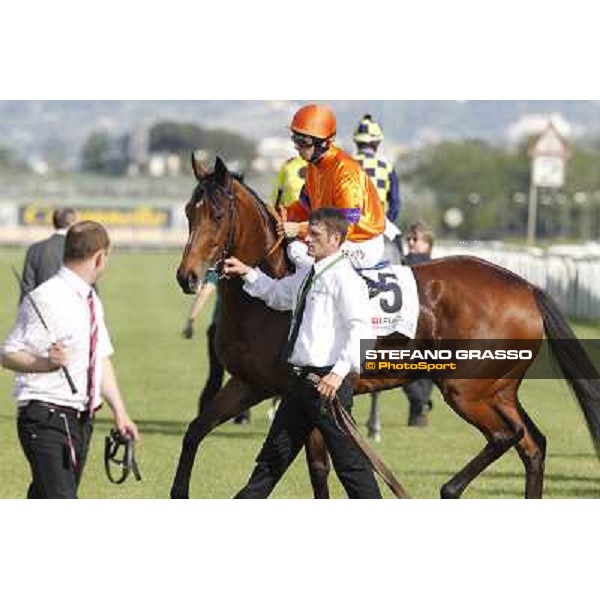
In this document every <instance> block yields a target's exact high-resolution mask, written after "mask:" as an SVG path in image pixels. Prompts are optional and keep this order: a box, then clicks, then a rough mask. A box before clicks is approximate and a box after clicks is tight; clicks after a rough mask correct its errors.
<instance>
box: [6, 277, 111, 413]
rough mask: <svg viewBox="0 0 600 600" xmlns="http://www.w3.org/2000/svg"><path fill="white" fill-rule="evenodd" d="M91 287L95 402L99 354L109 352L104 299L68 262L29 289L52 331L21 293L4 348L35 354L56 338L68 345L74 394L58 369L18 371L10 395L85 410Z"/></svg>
mask: <svg viewBox="0 0 600 600" xmlns="http://www.w3.org/2000/svg"><path fill="white" fill-rule="evenodd" d="M90 290H92V295H93V298H94V310H95V313H96V321H97V323H98V343H97V346H96V378H95V381H96V391H95V398H94V407H97V406H99V405H100V402H101V400H100V389H99V388H100V381H101V379H102V360H103V359H104V358H106V357H107V356H110V355H111V354H112V353H113V347H112V344H111V341H110V337H109V335H108V331H107V329H106V324H105V323H104V310H103V308H102V303H101V302H100V299H99V298H98V296H97V295H96V292H95V291H93V289H92V287H91V286H90V285H89V284H88V283H87V282H85V281H84V280H83V279H81V278H80V277H79V276H78V275H76V274H75V273H74V272H73V271H71V270H70V269H68V268H67V267H64V266H63V267H61V269H60V271H59V272H58V273H57V274H56V275H55V276H54V277H52V278H51V279H49V280H48V281H46V282H44V283H42V284H41V285H40V286H38V287H37V288H36V289H35V290H33V291H32V292H31V296H32V297H33V300H34V302H35V303H36V305H37V306H38V308H39V310H40V313H41V314H42V316H43V318H44V321H45V322H46V324H47V325H48V328H49V329H50V334H49V333H48V332H47V331H46V329H45V328H44V327H43V325H42V324H41V322H40V320H39V318H38V316H37V314H36V313H35V311H34V309H33V307H32V305H31V302H30V301H29V300H28V299H27V297H25V298H24V299H23V302H22V303H21V306H20V307H19V314H18V317H17V322H16V324H15V326H14V327H13V329H12V331H11V332H10V333H9V335H8V338H7V339H6V341H5V342H4V345H3V347H2V352H3V353H5V354H8V353H11V352H19V351H22V350H24V351H27V352H30V353H31V354H34V355H36V356H43V357H47V356H48V347H49V346H50V345H51V344H52V343H53V342H55V341H62V342H64V343H65V345H66V346H67V356H68V361H69V362H68V364H67V369H68V370H69V373H70V375H71V378H72V379H73V382H74V383H75V387H76V388H77V393H76V394H73V393H72V392H71V389H70V387H69V384H68V382H67V379H66V377H65V375H64V373H63V371H62V369H59V370H57V371H53V372H52V373H17V374H16V375H15V389H14V397H15V400H16V401H17V404H18V405H23V404H25V403H27V401H29V400H39V401H43V402H51V403H52V404H58V405H60V406H68V407H71V408H75V409H77V410H87V409H89V406H88V398H87V375H88V373H87V372H88V366H89V352H90V311H89V308H88V294H89V292H90Z"/></svg>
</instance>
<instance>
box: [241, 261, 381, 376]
mask: <svg viewBox="0 0 600 600" xmlns="http://www.w3.org/2000/svg"><path fill="white" fill-rule="evenodd" d="M314 267H315V277H314V280H313V283H312V285H311V287H310V289H309V291H308V295H307V299H306V308H305V310H304V315H303V318H302V322H301V325H300V330H299V332H298V338H297V340H296V343H295V345H294V349H293V351H292V354H291V356H290V362H291V364H293V365H296V366H311V367H327V366H330V365H333V368H332V372H334V373H336V374H337V375H339V376H340V377H345V376H346V375H347V374H348V373H349V372H350V371H351V370H353V371H359V370H360V340H361V339H370V338H372V337H373V333H372V328H371V322H370V314H369V293H368V290H367V285H366V283H365V282H364V280H363V279H362V278H361V277H360V276H359V275H358V274H357V273H356V271H355V270H354V269H353V267H352V265H351V264H350V262H349V261H348V260H347V259H346V258H345V257H343V256H342V254H341V253H340V252H336V253H335V254H333V255H331V256H328V257H327V258H324V259H322V260H320V261H318V262H316V263H315V264H314ZM310 269H311V267H310V266H306V265H305V266H303V267H299V268H298V271H296V273H294V274H293V275H290V276H289V277H285V278H283V279H271V278H270V277H269V276H268V275H265V274H264V273H263V272H262V271H261V270H260V269H253V270H252V271H250V272H249V273H247V274H246V275H245V276H244V280H245V283H244V290H245V291H246V292H247V293H248V294H250V295H251V296H254V297H256V298H260V299H261V300H264V302H266V304H267V305H268V306H270V307H271V308H274V309H275V310H282V311H283V310H295V309H296V304H297V302H298V296H299V292H300V291H301V288H302V284H303V282H304V280H305V279H306V277H307V276H308V273H309V271H310Z"/></svg>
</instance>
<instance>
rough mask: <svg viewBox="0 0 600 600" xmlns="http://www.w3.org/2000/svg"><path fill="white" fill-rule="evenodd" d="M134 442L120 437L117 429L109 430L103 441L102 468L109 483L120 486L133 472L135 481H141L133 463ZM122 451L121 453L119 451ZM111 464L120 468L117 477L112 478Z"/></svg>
mask: <svg viewBox="0 0 600 600" xmlns="http://www.w3.org/2000/svg"><path fill="white" fill-rule="evenodd" d="M134 444H135V442H134V440H133V439H132V438H130V437H125V436H123V435H121V433H120V432H119V430H118V429H114V428H113V429H111V430H110V434H109V435H107V436H106V438H105V440H104V468H105V470H106V475H107V477H108V479H109V481H110V482H112V483H116V484H121V483H123V482H124V481H125V480H126V479H127V477H129V473H131V472H133V475H134V477H135V479H136V481H141V480H142V476H141V474H140V470H139V468H138V466H137V462H136V461H135V453H134ZM121 449H123V451H122V453H120V450H121ZM111 463H113V464H115V465H117V466H118V467H120V468H121V474H120V475H119V477H116V478H115V477H114V476H113V474H112V470H111Z"/></svg>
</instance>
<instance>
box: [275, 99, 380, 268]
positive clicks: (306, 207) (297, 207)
mask: <svg viewBox="0 0 600 600" xmlns="http://www.w3.org/2000/svg"><path fill="white" fill-rule="evenodd" d="M290 129H291V136H292V141H293V143H294V146H295V148H296V150H297V151H298V154H299V155H300V156H301V157H302V158H303V159H304V160H305V161H306V162H307V168H306V181H305V184H304V187H303V188H302V191H301V192H300V198H299V199H298V200H297V201H296V202H294V203H292V204H291V205H290V206H289V207H288V209H287V222H286V223H285V224H284V230H285V234H286V236H287V237H291V238H294V237H297V238H299V240H302V239H303V238H304V236H305V235H306V231H307V221H308V215H309V214H310V212H311V211H313V210H315V209H317V208H324V207H331V208H336V209H338V210H339V211H340V212H341V213H342V214H343V215H344V217H345V218H346V220H347V221H348V224H349V229H348V237H347V240H346V242H344V244H343V246H342V251H343V252H344V254H346V256H347V257H348V258H349V259H350V261H351V262H352V264H353V265H354V266H355V267H356V268H368V267H373V266H375V265H376V264H377V263H378V262H380V261H381V258H382V256H383V251H384V239H383V235H382V234H383V232H384V230H385V214H384V208H383V205H382V203H381V201H380V199H379V196H378V195H377V190H376V189H375V186H374V185H373V183H372V181H371V179H370V178H369V176H368V175H367V174H366V173H365V172H364V171H363V170H362V168H361V166H360V164H359V163H358V162H357V161H355V160H354V159H353V158H352V157H351V156H350V155H349V154H346V152H344V151H343V150H341V149H340V148H338V147H337V146H336V145H335V144H334V143H333V139H334V137H335V134H336V130H337V123H336V117H335V114H334V112H333V111H332V110H331V108H329V107H328V106H324V105H319V104H308V105H306V106H303V107H302V108H301V109H300V110H298V111H297V112H296V114H295V115H294V118H293V119H292V123H291V125H290ZM288 252H289V255H290V258H291V259H292V260H294V262H296V263H297V264H302V263H305V262H307V261H310V259H309V258H307V256H306V246H305V244H304V243H303V242H301V241H294V242H292V243H291V244H290V245H289V250H288Z"/></svg>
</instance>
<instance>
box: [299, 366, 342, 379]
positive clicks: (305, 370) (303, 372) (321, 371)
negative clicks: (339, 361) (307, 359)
mask: <svg viewBox="0 0 600 600" xmlns="http://www.w3.org/2000/svg"><path fill="white" fill-rule="evenodd" d="M331 369H333V365H331V366H330V367H309V366H305V367H298V366H296V365H290V371H291V373H292V375H295V376H296V377H302V378H303V379H304V378H306V376H307V375H308V374H309V373H314V374H315V375H318V376H319V377H323V375H327V373H330V372H331Z"/></svg>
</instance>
